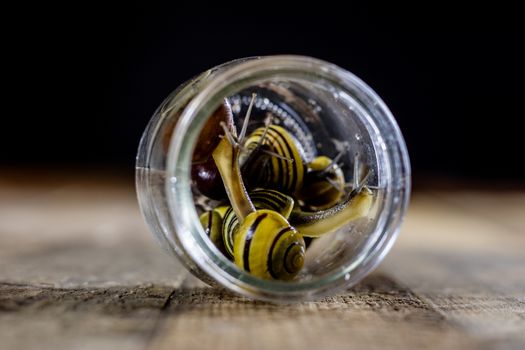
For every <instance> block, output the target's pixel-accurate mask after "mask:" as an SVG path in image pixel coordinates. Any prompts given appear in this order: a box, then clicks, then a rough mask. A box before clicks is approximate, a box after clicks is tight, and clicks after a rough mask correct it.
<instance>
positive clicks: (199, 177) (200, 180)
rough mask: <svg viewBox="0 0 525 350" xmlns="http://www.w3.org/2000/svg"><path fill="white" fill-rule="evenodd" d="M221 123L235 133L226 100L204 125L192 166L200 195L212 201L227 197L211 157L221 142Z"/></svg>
mask: <svg viewBox="0 0 525 350" xmlns="http://www.w3.org/2000/svg"><path fill="white" fill-rule="evenodd" d="M221 123H224V124H225V125H226V126H227V128H228V130H231V131H232V132H234V130H235V129H234V126H233V125H234V124H233V115H232V111H231V106H230V104H229V102H228V100H226V99H224V101H223V102H222V104H221V105H220V106H219V107H218V108H217V109H216V110H215V112H213V114H212V115H211V116H210V117H209V118H208V120H207V121H206V124H204V127H203V128H202V130H201V132H200V134H199V138H198V140H197V144H196V146H195V149H194V151H193V156H192V164H191V176H192V180H193V183H194V185H195V187H196V188H197V189H198V190H199V192H200V193H202V194H203V195H205V196H206V197H209V198H212V199H223V198H224V197H225V196H226V193H225V192H224V186H223V185H222V180H221V177H220V175H219V170H218V169H217V166H216V165H215V162H214V161H213V158H212V157H210V154H211V153H212V152H213V150H214V149H215V147H217V145H218V144H219V142H220V138H219V136H218V134H219V131H220V130H222V128H221Z"/></svg>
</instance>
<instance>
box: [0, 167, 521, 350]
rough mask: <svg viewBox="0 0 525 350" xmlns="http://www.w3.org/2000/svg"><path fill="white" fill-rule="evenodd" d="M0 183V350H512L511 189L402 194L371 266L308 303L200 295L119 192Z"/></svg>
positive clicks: (93, 185) (516, 242) (516, 303)
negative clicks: (400, 219) (389, 239)
mask: <svg viewBox="0 0 525 350" xmlns="http://www.w3.org/2000/svg"><path fill="white" fill-rule="evenodd" d="M36 180H37V179H35V178H31V177H28V178H26V179H24V180H23V181H15V180H13V177H12V176H10V177H5V176H4V177H0V339H1V340H2V342H1V344H0V348H2V349H4V348H5V349H33V348H38V349H56V348H68V349H70V348H71V349H92V348H97V349H120V348H126V349H208V348H213V349H236V348H242V349H267V348H277V347H279V348H285V349H301V350H305V349H320V348H322V349H325V348H326V349H407V348H418V349H454V348H457V349H524V348H525V277H524V276H525V254H524V252H525V217H524V214H525V193H523V192H512V191H505V192H487V191H482V192H476V191H474V190H469V191H466V190H463V191H439V192H432V191H427V192H420V193H416V194H415V195H414V196H413V199H412V204H411V207H410V210H409V214H408V216H407V219H406V222H405V225H404V226H403V230H402V232H401V235H400V237H399V239H398V242H397V243H396V244H395V246H394V248H393V250H392V252H391V253H390V254H389V255H388V257H387V258H386V259H385V261H384V262H383V263H382V264H381V266H380V267H379V269H378V270H377V271H375V272H374V273H372V274H371V275H370V276H368V277H367V278H365V279H364V280H363V281H362V282H361V283H359V284H358V285H357V286H355V287H354V288H351V289H349V290H347V291H345V292H343V293H340V294H338V295H336V296H333V297H329V298H325V299H323V300H319V301H317V302H310V303H298V304H292V305H274V304H270V303H262V302H256V301H251V300H248V299H246V298H243V297H239V296H235V295H232V294H230V293H227V292H225V291H223V290H219V289H212V288H209V287H206V286H205V285H204V284H202V283H201V282H199V281H198V280H196V279H195V278H193V277H192V276H190V275H188V273H187V272H186V271H185V270H184V269H183V268H182V267H181V266H180V264H178V263H177V262H176V261H174V260H173V259H172V258H171V257H169V256H166V255H165V254H164V253H163V251H162V250H161V249H160V248H159V247H157V246H156V244H155V243H154V240H153V239H152V238H151V236H150V234H149V233H148V231H147V228H146V226H145V224H144V223H143V221H142V218H141V216H140V214H139V212H138V208H137V205H136V199H135V194H134V190H133V187H132V182H131V181H129V180H128V179H119V178H111V177H108V178H98V179H89V178H85V177H84V178H65V179H54V178H53V177H49V178H48V179H47V180H46V181H36Z"/></svg>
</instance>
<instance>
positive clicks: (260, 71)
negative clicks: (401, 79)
mask: <svg viewBox="0 0 525 350" xmlns="http://www.w3.org/2000/svg"><path fill="white" fill-rule="evenodd" d="M253 94H255V95H256V97H255V100H254V102H253V106H252V114H251V116H250V120H249V123H247V124H246V125H247V135H249V134H250V133H252V132H254V130H256V129H258V128H261V127H264V126H265V122H266V120H268V118H269V117H268V116H269V115H270V116H271V120H272V124H275V125H278V126H279V127H281V128H283V129H284V130H287V131H288V132H289V133H291V134H292V135H293V136H294V142H297V143H298V144H299V145H300V149H301V152H300V153H301V159H303V162H304V163H305V164H312V163H313V161H314V160H318V159H320V158H321V159H322V157H326V158H327V159H337V164H338V165H337V166H338V174H339V173H340V174H342V177H343V179H344V183H343V184H342V185H341V188H338V187H337V186H338V185H337V184H335V185H334V186H333V187H334V188H335V190H336V191H333V189H332V190H331V194H330V196H332V197H333V196H335V197H337V198H338V199H337V200H338V201H339V202H341V201H342V199H341V198H343V194H344V193H345V191H346V190H345V188H344V185H349V188H350V190H351V188H352V186H354V187H355V186H356V185H358V184H359V182H360V181H363V180H364V178H365V177H366V186H367V187H369V188H370V189H371V191H372V193H373V201H372V202H371V204H370V207H369V212H368V213H367V215H365V216H363V217H360V218H358V219H356V220H353V221H351V222H350V223H347V224H345V225H343V226H342V227H339V228H338V229H337V230H335V231H334V232H330V233H327V234H323V235H321V236H320V237H318V238H315V239H313V240H312V241H311V243H310V245H309V246H308V248H307V249H306V255H305V261H304V267H303V269H302V270H301V271H300V272H299V274H298V275H297V276H296V277H295V278H293V279H292V280H290V281H280V280H271V279H261V278H258V277H255V276H253V275H252V274H250V273H248V272H246V271H244V270H243V269H241V268H239V267H238V266H237V265H236V264H235V263H234V262H232V261H231V260H230V259H228V257H227V256H226V255H225V254H224V253H223V252H221V251H220V249H218V248H217V247H216V246H215V245H214V244H213V242H212V241H211V240H210V239H209V237H208V236H207V235H206V234H205V232H204V229H203V228H202V226H201V224H200V221H199V215H200V214H202V213H203V212H204V211H206V210H209V209H212V208H213V207H216V206H217V205H219V204H220V202H219V201H214V200H211V199H209V198H208V197H206V196H203V195H202V194H201V191H199V189H195V179H194V178H193V179H192V172H191V169H192V162H193V157H194V152H195V147H196V144H197V141H198V139H199V135H200V134H201V131H202V129H203V127H204V125H205V124H206V122H207V121H208V119H209V118H210V116H211V115H212V114H213V113H214V112H215V111H216V110H217V109H218V108H219V106H221V104H222V103H223V101H224V99H227V100H228V101H229V103H230V105H231V111H232V114H233V120H234V122H235V125H236V128H237V130H238V131H239V132H240V130H241V128H242V126H243V122H244V118H245V116H246V113H247V110H248V107H249V105H250V102H251V96H252V95H253ZM285 161H286V160H282V159H279V161H278V162H277V161H276V163H277V164H285V163H283V162H285ZM257 170H258V169H256V171H254V172H253V174H254V176H256V175H257ZM193 175H194V174H193ZM193 177H194V176H193ZM279 181H281V180H279ZM282 181H283V182H284V183H286V184H291V183H293V179H290V180H289V181H288V180H282ZM287 181H288V182H287ZM409 181H410V175H409V162H408V156H407V151H406V148H405V145H404V142H403V139H402V136H401V134H400V132H399V130H398V128H397V125H396V124H395V121H394V119H393V117H392V115H391V113H390V111H389V110H388V109H387V107H386V106H385V105H384V103H383V102H382V101H381V100H380V98H379V97H378V96H377V95H376V94H375V93H374V92H373V91H372V90H371V89H370V88H369V87H368V86H367V85H365V84H364V83H363V82H362V81H361V80H359V79H358V78H356V77H355V76H354V75H352V74H351V73H349V72H347V71H344V70H342V69H341V68H339V67H336V66H334V65H331V64H328V63H326V62H323V61H319V60H315V59H312V58H306V57H298V56H273V57H264V58H260V59H253V60H247V61H244V62H240V63H236V64H234V65H231V66H226V68H225V69H219V70H218V71H215V72H212V73H211V74H209V76H208V77H207V80H206V82H205V83H204V84H203V87H202V89H200V90H199V91H198V93H197V94H196V95H195V96H193V97H192V99H191V100H190V101H189V103H188V105H187V106H186V107H185V108H184V110H183V112H182V114H181V115H180V118H179V120H178V123H177V125H176V127H175V131H174V132H173V134H172V135H171V139H170V145H169V152H168V157H167V167H166V187H165V195H166V198H167V201H168V207H169V211H170V213H171V217H172V221H173V226H174V229H175V230H174V234H175V235H176V236H177V237H176V239H177V240H178V241H179V242H180V244H181V246H182V247H183V249H184V251H185V252H186V254H188V255H189V256H190V257H191V258H192V260H193V261H194V262H195V263H196V264H197V265H198V267H199V268H200V269H201V270H202V271H204V272H205V273H206V274H207V275H208V276H210V277H211V278H212V279H214V280H215V281H217V282H218V283H219V284H221V285H224V286H226V287H228V288H229V289H231V290H234V291H237V292H239V293H241V294H245V295H249V296H252V297H256V298H260V299H269V300H274V301H276V300H289V299H290V297H293V298H294V299H295V300H306V299H312V298H315V297H319V296H320V295H323V294H326V293H328V292H333V291H334V290H335V289H337V288H341V287H344V286H349V285H352V284H355V283H356V282H357V281H359V280H360V279H361V278H362V277H363V276H364V275H366V274H367V273H368V272H370V270H371V269H373V268H374V267H375V266H376V265H377V263H378V262H379V261H380V260H381V259H382V257H383V256H384V255H385V254H386V252H387V251H388V249H389V248H390V247H391V245H392V243H393V241H394V239H393V238H395V236H396V234H397V231H398V229H399V225H400V220H401V219H402V217H403V214H404V212H405V210H406V205H407V202H408V196H409V187H410V182H409ZM314 185H315V183H314ZM337 191H340V192H341V195H338V194H337ZM304 192H305V193H301V194H299V195H298V196H297V197H296V200H297V198H299V200H297V201H298V202H302V203H300V204H296V206H297V205H300V206H303V207H304V208H306V209H308V210H312V211H313V210H316V208H321V209H319V210H326V209H327V208H329V207H330V205H331V204H333V203H331V202H328V204H327V202H326V200H325V199H322V200H320V199H319V198H314V199H313V200H312V199H311V198H310V197H309V194H310V193H308V192H312V191H304ZM314 192H315V191H314ZM294 193H296V192H294ZM334 193H335V194H334ZM330 196H329V197H330ZM303 199H304V200H303ZM334 203H335V204H337V201H336V202H334ZM335 204H334V205H335ZM323 205H328V207H327V208H325V207H323ZM293 261H295V263H296V264H298V263H299V262H301V263H302V261H301V260H300V258H297V259H295V260H293Z"/></svg>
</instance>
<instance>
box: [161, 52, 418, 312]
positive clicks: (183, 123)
mask: <svg viewBox="0 0 525 350" xmlns="http://www.w3.org/2000/svg"><path fill="white" fill-rule="evenodd" d="M220 67H226V68H225V69H223V70H220V71H217V73H216V75H214V76H213V77H211V78H210V79H209V81H207V82H206V83H205V84H204V86H203V88H202V89H201V90H200V91H198V92H197V94H196V95H195V96H194V97H193V99H192V100H191V101H190V102H189V104H188V105H187V106H186V108H185V109H184V110H183V112H182V114H181V116H180V119H179V121H178V123H177V125H176V127H175V131H174V132H173V135H172V137H171V140H170V146H169V150H168V157H167V166H166V188H165V191H166V197H167V198H168V208H169V211H170V216H171V218H172V222H173V225H174V227H175V235H177V238H178V240H179V241H180V243H181V244H182V247H183V249H184V251H185V253H186V254H188V255H189V256H190V257H191V258H192V260H193V261H194V262H195V263H196V264H197V265H198V267H199V268H200V269H201V270H202V271H203V272H205V273H206V274H207V275H208V276H209V277H211V278H212V279H213V280H215V281H217V282H218V283H219V284H220V285H222V286H224V287H226V288H228V289H230V290H233V291H235V292H237V293H240V294H243V295H246V296H249V297H253V298H257V299H263V300H268V301H274V302H275V301H290V300H294V301H301V300H311V299H316V298H319V297H321V296H323V295H326V294H328V293H333V292H334V291H336V290H339V289H342V288H347V287H350V286H352V285H354V284H356V283H357V282H358V281H360V280H361V279H362V278H363V277H364V276H365V275H367V274H368V273H369V272H371V270H373V269H374V268H375V267H376V266H377V265H378V264H379V262H380V261H381V260H382V259H383V258H384V256H385V255H386V254H387V253H388V251H389V250H390V248H391V247H392V245H393V243H394V241H395V238H396V236H397V234H398V233H399V229H400V224H401V222H402V219H403V217H404V214H405V212H406V210H407V206H408V201H409V195H410V161H409V157H408V152H407V149H406V145H405V143H404V140H403V137H402V135H401V132H400V130H399V127H398V126H397V123H396V122H395V119H394V117H393V115H392V113H391V112H390V110H389V109H388V107H387V106H386V104H385V103H384V102H383V101H382V100H381V98H380V97H379V96H378V95H377V94H376V93H375V92H374V91H373V90H372V89H371V88H370V87H369V86H368V85H367V84H365V83H364V82H363V81H362V80H360V79H359V78H357V77H356V76H355V75H354V74H352V73H350V72H348V71H346V70H344V69H342V68H340V67H338V66H336V65H334V64H331V63H328V62H325V61H322V60H318V59H315V58H311V57H305V56H293V55H281V56H265V57H255V58H247V59H240V60H236V61H233V62H232V63H227V64H225V65H222V66H220ZM275 77H279V78H280V79H281V78H284V79H286V80H290V79H293V78H294V77H296V78H297V77H300V78H301V79H305V80H306V79H309V80H310V81H309V82H310V83H312V82H314V81H313V80H314V79H315V80H316V81H319V80H323V81H326V82H329V83H331V84H333V85H334V86H337V87H338V88H341V89H343V90H345V91H348V92H351V93H352V96H354V97H355V98H357V99H358V102H360V103H361V104H362V105H363V106H364V107H366V108H368V109H371V110H370V111H367V112H368V113H369V114H370V115H371V117H372V118H374V120H373V121H374V122H375V123H376V125H378V126H379V127H380V132H381V134H385V135H384V138H385V142H388V147H383V148H381V151H383V152H385V156H386V157H387V160H388V161H389V166H388V168H389V171H392V176H390V179H389V181H388V183H387V186H388V187H389V190H388V191H386V194H387V196H386V197H385V201H387V202H389V203H388V205H389V207H390V208H391V209H390V210H389V211H388V213H387V214H388V215H387V216H386V217H385V225H384V226H383V227H384V229H382V230H381V232H377V239H376V240H375V241H371V242H370V246H369V247H368V249H365V251H363V252H362V255H363V256H362V259H361V260H360V261H359V263H357V262H354V263H352V264H349V265H348V266H345V267H344V268H341V269H338V270H334V271H333V272H331V273H330V274H326V275H323V276H320V277H317V278H313V279H312V280H308V281H293V282H290V281H277V280H263V279H260V278H258V277H255V276H252V275H250V274H249V273H248V272H245V271H242V270H241V269H240V268H238V267H237V266H235V265H234V264H233V263H232V262H231V261H229V260H228V259H227V258H226V257H225V256H223V255H222V254H221V253H220V252H219V251H218V250H217V249H216V248H215V247H214V246H213V244H212V243H211V242H210V241H209V240H208V239H206V238H207V237H206V236H205V234H204V231H203V229H202V227H201V226H200V225H199V220H198V216H197V212H196V210H195V206H194V205H188V203H192V200H193V198H192V195H191V186H190V183H191V182H190V180H191V174H190V171H189V169H190V162H191V156H192V153H193V148H194V145H195V143H196V142H197V137H198V134H199V132H200V130H201V128H202V126H203V125H204V123H205V121H206V119H207V118H208V116H209V115H210V114H211V112H212V111H213V110H214V109H215V108H216V107H217V106H218V105H219V104H220V102H221V100H222V99H223V98H224V97H225V96H230V95H231V94H232V93H235V92H238V91H240V90H242V89H243V88H245V87H248V86H250V85H254V84H255V83H259V82H261V81H268V80H271V78H275ZM371 111H372V112H374V113H370V112H371ZM383 212H384V210H383ZM380 215H384V213H380ZM175 218H176V219H175ZM374 230H378V226H376V228H375V229H374Z"/></svg>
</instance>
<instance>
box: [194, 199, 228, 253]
mask: <svg viewBox="0 0 525 350" xmlns="http://www.w3.org/2000/svg"><path fill="white" fill-rule="evenodd" d="M223 216H224V214H223V213H222V214H221V211H220V210H217V209H213V210H210V211H207V212H205V213H203V214H202V215H201V216H200V217H199V220H200V222H201V225H202V228H204V232H205V233H206V235H207V236H208V237H209V238H210V240H211V241H212V242H213V244H215V246H216V247H217V249H219V251H221V252H222V253H223V254H226V249H225V247H224V242H223V239H222V223H223Z"/></svg>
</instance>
